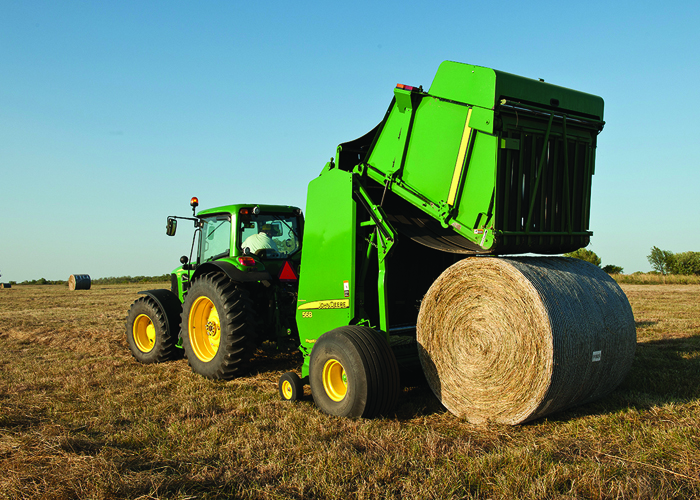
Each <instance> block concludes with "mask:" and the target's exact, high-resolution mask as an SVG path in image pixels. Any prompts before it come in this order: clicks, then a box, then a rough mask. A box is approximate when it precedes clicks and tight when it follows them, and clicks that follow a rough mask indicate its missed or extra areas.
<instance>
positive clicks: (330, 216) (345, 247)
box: [296, 169, 357, 376]
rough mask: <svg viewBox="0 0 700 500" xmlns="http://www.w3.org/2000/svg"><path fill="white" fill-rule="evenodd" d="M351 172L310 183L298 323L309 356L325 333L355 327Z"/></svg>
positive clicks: (329, 173) (326, 173) (334, 171)
mask: <svg viewBox="0 0 700 500" xmlns="http://www.w3.org/2000/svg"><path fill="white" fill-rule="evenodd" d="M352 183H353V180H352V174H351V173H349V172H344V171H342V170H338V169H332V170H327V171H324V172H323V174H322V175H321V176H320V177H317V178H316V179H314V180H313V181H311V182H310V183H309V189H308V193H307V198H306V213H305V216H306V217H305V226H304V250H303V252H302V258H301V269H300V272H301V275H302V276H303V278H302V279H301V280H300V282H299V299H298V302H297V314H296V320H297V325H298V328H299V338H300V340H301V349H302V352H304V354H305V356H304V366H303V367H302V376H307V375H308V361H309V356H308V353H309V352H310V349H311V348H312V347H313V344H314V343H315V342H316V339H318V337H320V336H321V335H323V334H324V333H325V332H327V331H330V330H332V329H334V328H337V327H339V326H344V325H348V324H350V321H351V320H352V319H353V317H354V315H355V313H354V311H355V292H354V289H355V283H354V279H355V234H356V227H355V226H356V223H357V221H356V208H355V201H354V200H353V197H352V191H353V189H352V188H353V184H352Z"/></svg>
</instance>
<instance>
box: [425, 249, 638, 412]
mask: <svg viewBox="0 0 700 500" xmlns="http://www.w3.org/2000/svg"><path fill="white" fill-rule="evenodd" d="M636 337H637V335H636V328H635V323H634V317H633V315H632V309H631V307H630V305H629V302H628V300H627V297H626V296H625V294H624V292H623V291H622V290H621V289H620V287H619V286H618V285H617V283H616V282H615V281H614V280H613V279H612V278H610V277H609V276H608V275H607V274H606V273H605V272H603V271H602V270H601V269H600V268H598V267H597V266H594V265H593V264H590V263H588V262H584V261H582V260H579V259H570V258H565V257H555V258H544V257H523V258H496V257H470V258H467V259H464V260H461V261H459V262H457V263H456V264H454V265H452V266H450V267H449V268H448V269H446V270H445V271H444V272H443V273H442V274H441V275H440V277H439V278H438V279H437V280H436V281H435V282H434V283H433V285H432V286H431V287H430V289H429V290H428V293H427V294H426V295H425V297H424V298H423V301H422V304H421V308H420V312H419V315H418V324H417V340H418V351H419V358H420V362H421V365H422V367H423V371H424V372H425V375H426V379H427V380H428V384H429V385H430V388H431V389H432V390H433V392H434V393H435V395H436V396H437V397H438V399H439V400H440V401H441V402H442V404H443V405H445V407H446V408H447V409H448V410H450V411H451V412H452V413H454V414H455V415H458V416H460V417H464V418H466V419H467V420H469V421H470V422H472V423H484V422H487V421H491V422H499V423H505V424H511V425H514V424H519V423H522V422H526V421H529V420H534V419H537V418H540V417H543V416H545V415H547V414H550V413H553V412H556V411H560V410H563V409H565V408H569V407H571V406H574V405H578V404H582V403H587V402H590V401H593V400H595V399H598V398H600V397H602V396H604V395H606V394H608V393H609V392H611V391H612V390H613V389H615V387H617V386H618V385H619V384H620V382H622V380H623V379H624V377H625V376H626V374H627V373H628V371H629V369H630V367H631V365H632V360H633V358H634V352H635V348H636Z"/></svg>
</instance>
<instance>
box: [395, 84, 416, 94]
mask: <svg viewBox="0 0 700 500" xmlns="http://www.w3.org/2000/svg"><path fill="white" fill-rule="evenodd" d="M396 88H397V89H402V90H408V91H409V92H411V91H413V90H418V89H417V88H416V87H411V86H409V85H404V84H403V83H397V84H396Z"/></svg>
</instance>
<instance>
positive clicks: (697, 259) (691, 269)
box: [671, 252, 700, 275]
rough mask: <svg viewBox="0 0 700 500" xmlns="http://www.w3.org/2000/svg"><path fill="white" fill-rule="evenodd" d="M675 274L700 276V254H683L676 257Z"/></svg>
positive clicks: (673, 270)
mask: <svg viewBox="0 0 700 500" xmlns="http://www.w3.org/2000/svg"><path fill="white" fill-rule="evenodd" d="M671 272H672V273H673V274H685V275H691V274H700V252H681V253H677V254H675V255H674V259H673V267H672V269H671Z"/></svg>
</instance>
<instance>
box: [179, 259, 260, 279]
mask: <svg viewBox="0 0 700 500" xmlns="http://www.w3.org/2000/svg"><path fill="white" fill-rule="evenodd" d="M212 272H216V273H221V272H223V273H224V274H225V275H226V276H228V277H229V278H230V279H231V281H235V282H237V283H251V282H260V281H272V276H270V273H268V272H267V271H254V272H245V271H241V270H240V269H238V268H237V267H236V266H234V265H233V264H231V263H229V262H225V261H213V262H207V263H205V264H202V265H201V266H197V270H196V271H195V272H194V275H192V280H194V279H196V278H197V277H199V276H201V275H202V274H205V273H212Z"/></svg>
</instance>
